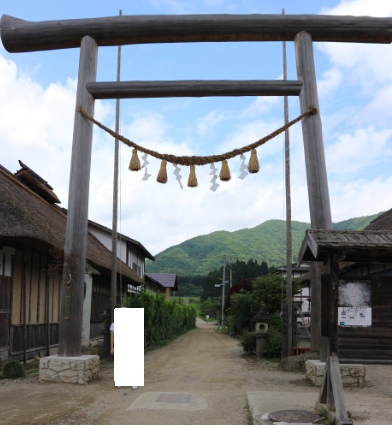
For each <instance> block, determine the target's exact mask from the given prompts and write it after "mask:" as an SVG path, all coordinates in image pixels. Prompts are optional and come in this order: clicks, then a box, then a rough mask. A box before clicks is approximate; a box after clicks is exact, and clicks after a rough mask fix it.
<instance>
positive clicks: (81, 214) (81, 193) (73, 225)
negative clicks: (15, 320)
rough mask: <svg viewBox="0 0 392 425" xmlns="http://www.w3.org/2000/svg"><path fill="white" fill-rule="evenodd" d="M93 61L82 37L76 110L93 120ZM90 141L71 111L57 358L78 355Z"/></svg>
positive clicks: (92, 46) (85, 125)
mask: <svg viewBox="0 0 392 425" xmlns="http://www.w3.org/2000/svg"><path fill="white" fill-rule="evenodd" d="M97 57H98V45H97V43H96V42H95V40H93V39H92V38H91V37H89V36H85V37H83V38H82V41H81V46H80V60H79V74H78V88H77V93H76V107H78V106H79V105H82V107H83V108H84V109H85V110H86V111H87V113H88V114H90V115H91V116H94V98H93V97H92V96H91V95H90V94H89V93H88V92H87V90H86V88H85V85H86V83H88V82H89V81H95V80H96V74H97ZM92 139H93V126H92V123H91V122H90V121H88V120H87V119H85V118H84V117H83V116H82V115H81V114H80V113H79V112H78V111H75V123H74V134H73V142H72V156H71V172H70V181H69V197H68V214H67V229H66V236H65V247H64V272H63V280H62V288H61V289H62V299H61V316H60V329H59V355H60V356H68V357H78V356H80V355H81V341H82V316H83V295H84V294H83V292H84V274H85V265H86V248H87V219H88V196H89V186H90V166H91V147H92ZM66 283H69V284H70V286H71V303H70V310H69V318H67V319H66V317H65V305H66V304H65V296H66Z"/></svg>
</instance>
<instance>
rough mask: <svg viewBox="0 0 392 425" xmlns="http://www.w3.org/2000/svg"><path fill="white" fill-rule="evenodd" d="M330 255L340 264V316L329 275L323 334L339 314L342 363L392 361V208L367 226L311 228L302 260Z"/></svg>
mask: <svg viewBox="0 0 392 425" xmlns="http://www.w3.org/2000/svg"><path fill="white" fill-rule="evenodd" d="M328 257H329V258H330V259H332V258H333V262H334V263H335V264H336V263H337V264H338V267H337V270H338V271H337V276H338V300H337V307H338V317H333V318H331V311H330V308H329V305H330V304H329V303H330V301H329V300H330V293H328V291H329V289H328V283H327V282H326V281H325V280H324V279H323V280H322V289H321V291H322V292H321V294H322V318H321V320H322V326H321V328H322V330H321V334H322V336H329V335H330V330H329V326H330V323H332V322H331V320H332V319H334V320H335V321H336V323H337V329H336V335H337V353H338V356H339V360H340V362H341V363H392V308H391V307H392V210H390V211H388V212H386V213H384V214H383V215H381V216H379V217H378V218H376V219H375V220H374V221H373V222H372V223H370V225H369V226H368V227H367V228H366V229H365V230H362V231H348V230H308V231H307V232H306V236H305V239H304V241H303V243H302V246H301V250H300V253H299V255H298V260H299V261H301V260H307V261H323V262H324V265H326V262H327V259H328ZM324 270H325V271H324V272H323V274H324V273H325V276H326V277H328V270H326V268H325V267H324Z"/></svg>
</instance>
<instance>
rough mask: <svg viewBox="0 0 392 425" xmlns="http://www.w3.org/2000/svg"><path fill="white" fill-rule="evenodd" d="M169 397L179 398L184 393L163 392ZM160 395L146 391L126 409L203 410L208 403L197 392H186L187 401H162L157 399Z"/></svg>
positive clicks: (159, 393)
mask: <svg viewBox="0 0 392 425" xmlns="http://www.w3.org/2000/svg"><path fill="white" fill-rule="evenodd" d="M164 394H166V395H167V396H169V397H170V398H171V399H173V400H174V399H175V398H178V399H180V398H181V397H182V396H184V393H175V392H165V393H164ZM161 395H162V392H146V393H143V394H141V395H140V396H139V397H138V398H137V399H136V400H135V401H134V402H133V403H132V404H131V405H130V406H129V407H128V408H127V410H137V409H153V410H182V411H189V412H190V411H194V410H205V409H207V407H208V403H207V400H206V398H205V397H203V396H202V395H201V394H199V393H187V395H188V396H191V398H190V399H189V402H188V403H182V402H179V403H173V402H171V403H162V402H161V401H157V400H158V399H159V397H160V396H161Z"/></svg>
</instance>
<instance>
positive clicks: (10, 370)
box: [2, 360, 26, 379]
mask: <svg viewBox="0 0 392 425" xmlns="http://www.w3.org/2000/svg"><path fill="white" fill-rule="evenodd" d="M24 376H26V374H25V370H24V368H23V365H22V364H20V363H19V362H17V361H14V360H13V361H11V362H8V363H5V364H4V365H3V373H2V378H3V379H10V378H23V377H24Z"/></svg>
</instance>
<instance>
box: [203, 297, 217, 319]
mask: <svg viewBox="0 0 392 425" xmlns="http://www.w3.org/2000/svg"><path fill="white" fill-rule="evenodd" d="M216 308H217V303H216V301H214V300H213V299H212V298H211V297H209V298H207V299H206V300H205V301H204V302H203V303H202V305H201V312H202V313H203V314H204V315H206V314H208V315H209V316H210V317H212V316H214V315H215V314H216Z"/></svg>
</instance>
